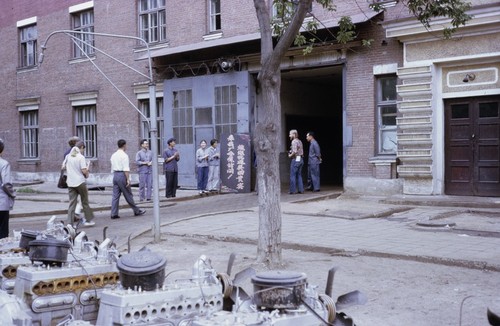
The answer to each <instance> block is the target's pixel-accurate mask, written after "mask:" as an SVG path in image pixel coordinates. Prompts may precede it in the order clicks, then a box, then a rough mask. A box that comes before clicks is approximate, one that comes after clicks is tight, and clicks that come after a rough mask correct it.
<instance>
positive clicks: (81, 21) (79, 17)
mask: <svg viewBox="0 0 500 326" xmlns="http://www.w3.org/2000/svg"><path fill="white" fill-rule="evenodd" d="M71 18H72V28H73V30H74V31H77V32H83V33H93V32H94V11H93V10H86V11H81V12H77V13H73V14H72V15H71ZM83 33H82V34H80V33H75V34H73V36H74V37H75V38H76V39H72V42H71V44H72V45H73V57H74V58H86V57H87V55H88V56H92V55H94V52H95V51H94V35H92V34H83ZM85 54H86V55H85Z"/></svg>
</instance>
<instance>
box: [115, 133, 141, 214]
mask: <svg viewBox="0 0 500 326" xmlns="http://www.w3.org/2000/svg"><path fill="white" fill-rule="evenodd" d="M117 144H118V150H117V151H116V152H114V153H113V155H111V171H112V172H113V199H112V200H111V219H113V220H114V219H117V218H120V216H119V215H118V206H119V204H120V196H121V194H122V193H123V196H124V197H125V200H126V201H127V203H128V204H129V206H130V208H132V209H133V210H134V215H135V216H139V215H143V214H144V213H146V211H145V210H144V209H140V208H139V207H137V205H136V204H135V202H134V197H133V195H132V189H131V188H130V165H129V158H128V155H127V153H125V151H126V150H127V142H126V141H125V140H124V139H120V140H118V142H117Z"/></svg>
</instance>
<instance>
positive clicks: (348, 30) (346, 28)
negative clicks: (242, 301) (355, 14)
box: [335, 16, 356, 44]
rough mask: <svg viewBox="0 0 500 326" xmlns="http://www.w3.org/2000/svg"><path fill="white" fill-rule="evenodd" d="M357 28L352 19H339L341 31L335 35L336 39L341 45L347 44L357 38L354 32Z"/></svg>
mask: <svg viewBox="0 0 500 326" xmlns="http://www.w3.org/2000/svg"><path fill="white" fill-rule="evenodd" d="M355 29H356V26H355V25H354V24H353V23H352V20H351V17H346V16H344V17H342V18H340V19H339V31H338V32H337V34H336V35H335V39H336V40H337V42H339V43H340V44H347V43H348V42H350V41H352V40H354V39H355V38H356V32H354V30H355Z"/></svg>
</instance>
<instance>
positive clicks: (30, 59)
mask: <svg viewBox="0 0 500 326" xmlns="http://www.w3.org/2000/svg"><path fill="white" fill-rule="evenodd" d="M37 38H38V32H37V29H36V25H31V26H26V27H22V28H20V29H19V42H20V44H19V54H20V57H19V65H20V67H32V66H34V65H36V63H37Z"/></svg>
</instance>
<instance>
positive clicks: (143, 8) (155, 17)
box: [139, 0, 167, 43]
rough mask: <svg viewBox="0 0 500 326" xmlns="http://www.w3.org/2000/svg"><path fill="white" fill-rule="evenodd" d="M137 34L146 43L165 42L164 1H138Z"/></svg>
mask: <svg viewBox="0 0 500 326" xmlns="http://www.w3.org/2000/svg"><path fill="white" fill-rule="evenodd" d="M139 32H140V36H141V38H142V39H143V40H144V41H146V42H148V43H156V42H165V41H167V35H166V34H167V25H166V14H165V0H139Z"/></svg>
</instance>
